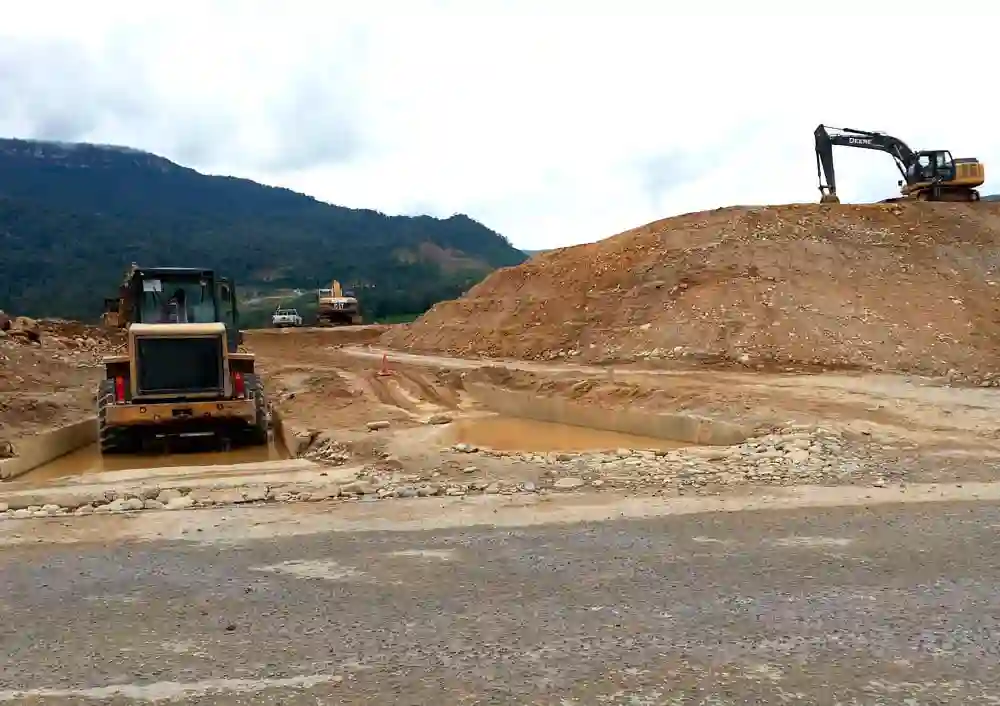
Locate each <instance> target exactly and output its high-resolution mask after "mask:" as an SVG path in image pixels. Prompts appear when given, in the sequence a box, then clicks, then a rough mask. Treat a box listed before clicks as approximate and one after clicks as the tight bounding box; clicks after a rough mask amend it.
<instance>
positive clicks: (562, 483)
mask: <svg viewBox="0 0 1000 706" xmlns="http://www.w3.org/2000/svg"><path fill="white" fill-rule="evenodd" d="M581 485H583V479H582V478H560V479H559V480H557V481H556V482H555V483H553V484H552V487H553V488H556V489H558V490H573V489H574V488H579V487H580V486H581Z"/></svg>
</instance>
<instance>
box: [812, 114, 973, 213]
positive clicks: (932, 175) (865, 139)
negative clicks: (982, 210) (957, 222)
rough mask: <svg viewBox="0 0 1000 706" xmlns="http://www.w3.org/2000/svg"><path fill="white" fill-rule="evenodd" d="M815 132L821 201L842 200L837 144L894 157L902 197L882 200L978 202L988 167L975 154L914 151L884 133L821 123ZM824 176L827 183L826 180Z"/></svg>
mask: <svg viewBox="0 0 1000 706" xmlns="http://www.w3.org/2000/svg"><path fill="white" fill-rule="evenodd" d="M814 135H815V138H816V173H817V175H818V176H819V190H820V194H821V196H820V203H840V198H839V197H838V196H837V178H836V175H835V173H834V169H833V147H834V145H837V146H843V147H858V148H861V149H866V150H876V151H878V152H887V153H888V154H889V155H890V156H891V157H892V159H893V161H895V162H896V167H897V168H898V169H899V172H900V174H902V175H903V178H902V179H901V180H900V181H899V182H898V184H899V187H900V193H901V194H902V196H897V197H895V198H890V199H884V200H883V201H882V203H891V202H895V201H904V200H918V201H978V200H979V192H978V191H977V190H976V187H977V186H982V184H983V183H984V182H985V181H986V170H985V168H984V166H983V164H982V163H981V162H980V161H979V160H978V159H976V158H975V157H959V158H953V157H952V156H951V152H949V151H948V150H922V151H919V152H914V151H913V150H912V149H910V148H909V147H908V146H907V144H906V143H905V142H903V141H902V140H900V139H899V138H898V137H893V136H891V135H887V134H885V133H884V132H869V131H867V130H855V129H853V128H835V127H829V126H827V125H820V126H818V127H817V128H816V130H815V132H814ZM824 177H825V179H826V183H823V181H824Z"/></svg>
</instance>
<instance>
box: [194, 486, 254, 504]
mask: <svg viewBox="0 0 1000 706" xmlns="http://www.w3.org/2000/svg"><path fill="white" fill-rule="evenodd" d="M198 501H199V502H206V501H207V502H211V503H213V504H215V505H236V504H238V503H245V502H246V498H244V497H243V493H242V492H241V491H240V489H239V488H220V489H218V490H213V491H211V492H209V493H208V497H207V498H205V500H202V499H201V498H199V499H198Z"/></svg>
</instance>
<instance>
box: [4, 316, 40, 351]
mask: <svg viewBox="0 0 1000 706" xmlns="http://www.w3.org/2000/svg"><path fill="white" fill-rule="evenodd" d="M41 338H42V334H41V330H40V329H39V328H38V322H37V321H35V320H34V319H31V318H28V317H27V316H17V317H15V318H11V317H10V316H8V315H7V314H6V313H4V312H3V311H2V310H0V340H4V339H5V340H7V341H11V342H16V343H36V344H37V343H40V341H41Z"/></svg>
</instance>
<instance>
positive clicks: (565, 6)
mask: <svg viewBox="0 0 1000 706" xmlns="http://www.w3.org/2000/svg"><path fill="white" fill-rule="evenodd" d="M540 4H541V5H544V7H545V8H546V9H547V11H546V12H544V13H539V12H538V11H537V10H536V11H535V14H532V10H533V8H536V7H537V6H538V5H540ZM667 6H668V5H667V4H666V3H662V2H653V1H652V0H650V1H648V2H640V1H638V0H635V1H633V2H629V1H628V0H615V2H611V0H608V2H603V3H599V2H596V0H594V1H592V2H589V3H587V2H579V1H578V2H575V3H570V2H567V1H564V0H549V1H548V2H546V3H533V4H530V5H529V4H528V3H527V2H524V1H523V0H502V1H493V0H477V2H476V3H469V2H463V3H458V2H454V0H451V1H448V2H445V1H439V2H432V1H430V0H426V1H425V0H405V1H404V0H397V1H395V2H393V1H390V0H383V1H382V2H378V1H377V0H372V1H371V2H369V3H368V5H367V6H366V10H365V12H363V13H360V12H358V11H357V9H356V8H357V7H358V5H357V3H350V4H348V3H332V4H329V5H324V4H322V3H312V2H305V1H304V0H302V1H300V2H295V1H293V0H287V1H286V2H285V3H282V4H281V5H278V4H276V3H273V2H265V1H264V0H251V1H249V2H237V1H236V0H222V1H215V2H213V1H210V0H202V2H174V3H171V4H170V5H169V6H167V5H165V4H164V5H162V6H160V7H157V6H154V5H153V4H152V3H149V4H143V3H135V2H127V3H126V2H110V1H109V2H99V1H94V2H90V3H86V4H81V3H63V2H55V1H48V0H44V1H40V0H36V2H33V3H31V4H30V5H27V4H19V5H18V7H19V8H20V9H17V10H14V9H12V8H8V9H6V10H5V17H4V22H3V25H2V26H0V99H2V104H3V110H0V134H9V135H17V136H39V137H48V138H62V139H73V140H88V141H96V142H113V143H120V144H128V145H131V146H135V147H140V148H143V149H147V150H150V151H153V152H157V153H159V154H163V155H164V156H167V157H169V158H172V159H175V160H176V161H180V162H182V163H185V164H187V165H189V166H193V167H195V168H198V169H202V170H206V171H211V172H214V173H227V174H234V175H237V176H246V177H250V178H254V179H257V180H259V181H263V182H266V183H272V184H279V185H283V186H288V187H290V188H294V189H297V190H300V191H304V192H306V193H309V194H312V195H314V196H316V197H317V198H321V199H323V200H327V201H330V202H333V203H337V204H342V205H346V206H353V207H366V208H374V209H378V210H381V211H385V212H388V213H412V212H415V211H429V212H431V213H433V214H435V215H443V216H447V215H450V214H452V213H454V212H465V213H469V214H470V215H472V216H473V217H475V218H477V219H478V220H481V221H483V222H484V223H486V224H487V225H489V226H491V227H493V228H495V229H496V230H498V231H500V232H501V233H503V234H504V235H507V236H508V237H509V238H511V239H512V240H513V242H514V243H515V244H517V245H520V246H522V247H529V248H531V247H551V246H555V245H565V244H570V243H574V242H583V241H587V240H595V239H598V238H601V237H604V236H607V235H610V234H612V233H615V232H618V231H620V230H625V229H627V228H630V227H633V226H637V225H640V224H642V223H645V222H647V221H650V220H654V219H656V218H662V217H665V216H668V215H672V214H676V213H682V212H686V211H692V210H699V209H704V208H714V207H718V206H724V205H729V204H733V203H781V202H789V201H809V202H814V201H816V200H818V193H819V192H818V190H817V188H816V183H817V180H816V174H815V159H814V155H813V149H812V130H813V128H814V127H815V126H816V124H817V123H820V122H823V123H826V124H832V125H837V126H847V127H856V128H862V129H877V130H885V131H888V132H890V133H892V134H894V135H897V136H899V137H901V138H903V139H904V140H906V141H907V142H909V143H910V144H911V146H913V147H914V148H936V147H944V148H947V149H950V150H952V152H953V153H954V155H955V156H977V157H979V158H980V159H981V160H983V161H984V162H985V163H986V166H987V176H988V182H987V185H986V187H985V188H984V191H985V192H993V191H1000V132H998V131H997V130H996V129H995V128H994V126H993V125H992V123H991V121H989V120H988V119H987V120H982V119H979V115H980V114H982V115H983V116H989V115H991V111H992V108H993V104H992V98H991V96H992V94H991V92H990V91H989V87H990V85H991V84H990V76H991V75H990V70H991V63H992V62H991V61H990V59H992V58H993V57H992V51H993V47H992V36H991V35H990V34H989V31H990V29H991V27H992V26H994V24H995V21H996V20H995V18H994V17H993V16H991V15H984V16H981V17H978V18H976V17H972V16H960V15H956V14H951V15H949V16H948V17H935V16H933V15H931V14H929V12H930V11H932V10H933V9H934V8H935V5H934V4H932V3H930V2H923V3H921V2H909V3H903V2H895V1H891V0H883V2H881V3H877V4H876V3H870V2H869V3H861V2H857V1H856V0H855V1H854V2H841V3H837V5H836V6H835V7H834V8H832V9H835V10H836V11H837V15H835V16H819V15H810V14H806V13H805V12H800V13H799V14H798V15H796V16H793V15H780V14H777V13H778V12H780V11H781V10H783V9H787V8H791V7H794V5H792V4H791V3H788V4H787V5H786V4H785V3H780V2H771V3H768V2H763V3H761V2H758V3H753V4H752V5H749V6H748V5H746V4H744V3H736V2H714V3H713V2H708V3H702V4H701V6H700V8H699V9H703V10H705V11H706V12H709V11H712V10H714V11H715V14H717V15H718V16H717V17H707V16H701V17H699V16H686V15H668V14H666V12H665V10H661V11H659V13H657V10H656V8H658V7H659V8H666V7H667ZM875 6H877V7H878V8H879V11H878V12H875V11H873V10H872V8H873V7H875ZM166 7H169V8H170V9H169V10H166V9H162V8H166ZM279 7H281V8H283V9H282V10H281V11H280V12H279V11H278V9H277V8H279ZM613 7H614V8H617V9H618V12H619V13H620V14H618V15H615V14H613V13H612V12H611V10H610V9H611V8H613ZM748 7H752V8H753V10H754V11H755V14H753V15H750V14H746V15H744V16H737V15H735V14H734V13H733V12H728V10H733V9H734V8H736V9H743V11H744V12H746V8H748ZM965 7H969V9H978V10H980V11H981V12H983V13H985V12H986V11H987V10H986V8H988V7H990V6H988V5H986V4H985V2H983V3H981V4H978V5H976V4H975V3H974V4H973V6H971V7H970V6H969V5H968V4H967V5H965ZM602 10H603V12H601V11H602ZM925 11H927V12H925ZM574 12H575V13H576V14H575V15H574V14H573V13H574ZM734 12H735V10H734ZM5 72H6V74H7V75H6V76H5V75H4V74H5ZM3 85H7V86H9V87H11V88H9V90H8V92H7V93H4V89H3V88H2V86H3ZM835 159H836V162H837V168H838V184H839V186H840V189H839V190H840V193H841V197H842V199H843V200H845V201H872V200H876V199H879V198H884V197H886V196H890V195H893V194H894V193H895V191H896V180H897V178H898V175H897V172H896V170H895V167H894V165H893V162H892V160H891V158H889V156H888V155H884V154H878V153H871V152H864V151H860V150H858V151H852V150H849V149H846V148H841V149H838V150H836V152H835Z"/></svg>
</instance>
